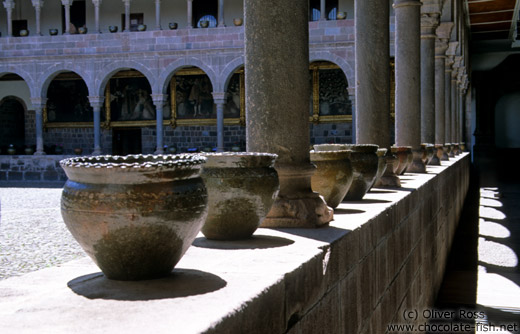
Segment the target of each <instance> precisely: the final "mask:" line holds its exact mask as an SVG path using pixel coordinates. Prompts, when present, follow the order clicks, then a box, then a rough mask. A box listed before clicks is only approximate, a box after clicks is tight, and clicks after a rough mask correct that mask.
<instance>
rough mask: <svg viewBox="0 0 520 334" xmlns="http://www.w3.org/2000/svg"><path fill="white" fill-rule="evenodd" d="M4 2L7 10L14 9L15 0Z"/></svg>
mask: <svg viewBox="0 0 520 334" xmlns="http://www.w3.org/2000/svg"><path fill="white" fill-rule="evenodd" d="M3 4H4V8H5V9H7V10H13V9H14V7H15V3H14V1H13V0H5V1H4V2H3Z"/></svg>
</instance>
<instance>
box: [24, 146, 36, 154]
mask: <svg viewBox="0 0 520 334" xmlns="http://www.w3.org/2000/svg"><path fill="white" fill-rule="evenodd" d="M24 152H25V154H27V155H32V154H34V150H33V149H32V147H26V148H25V150H24Z"/></svg>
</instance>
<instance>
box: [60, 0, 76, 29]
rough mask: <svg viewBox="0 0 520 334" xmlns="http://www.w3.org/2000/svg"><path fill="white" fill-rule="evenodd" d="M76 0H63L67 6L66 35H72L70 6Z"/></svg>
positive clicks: (62, 2)
mask: <svg viewBox="0 0 520 334" xmlns="http://www.w3.org/2000/svg"><path fill="white" fill-rule="evenodd" d="M73 1H74V0H61V4H62V5H63V6H64V7H65V35H70V6H72V2H73Z"/></svg>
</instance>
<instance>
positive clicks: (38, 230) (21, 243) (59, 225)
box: [0, 188, 85, 280]
mask: <svg viewBox="0 0 520 334" xmlns="http://www.w3.org/2000/svg"><path fill="white" fill-rule="evenodd" d="M60 196H61V188H0V280H2V279H5V278H8V277H12V276H18V275H22V274H24V273H28V272H31V271H34V270H38V269H42V268H45V267H49V266H55V265H59V264H61V263H64V262H67V261H70V260H74V259H77V258H80V257H83V256H85V253H84V252H83V250H82V249H81V247H80V246H79V245H78V243H77V242H76V241H75V240H74V238H73V237H72V235H71V234H70V233H69V231H68V230H67V228H66V226H65V224H64V223H63V220H62V218H61V214H60Z"/></svg>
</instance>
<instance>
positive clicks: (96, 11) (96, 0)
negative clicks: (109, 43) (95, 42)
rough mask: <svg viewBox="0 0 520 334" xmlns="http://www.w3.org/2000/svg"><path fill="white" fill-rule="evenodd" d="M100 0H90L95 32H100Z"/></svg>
mask: <svg viewBox="0 0 520 334" xmlns="http://www.w3.org/2000/svg"><path fill="white" fill-rule="evenodd" d="M101 1H102V0H92V3H93V4H94V19H95V25H96V26H95V29H94V30H95V31H96V33H98V34H99V33H100V32H101V29H99V6H100V5H101Z"/></svg>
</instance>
